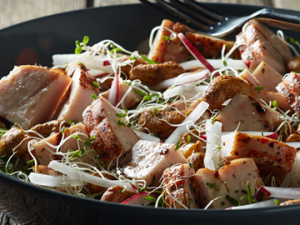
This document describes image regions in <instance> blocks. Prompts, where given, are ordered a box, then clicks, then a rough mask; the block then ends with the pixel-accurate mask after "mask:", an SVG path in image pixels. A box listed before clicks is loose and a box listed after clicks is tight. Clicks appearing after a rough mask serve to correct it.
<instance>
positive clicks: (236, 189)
mask: <svg viewBox="0 0 300 225" xmlns="http://www.w3.org/2000/svg"><path fill="white" fill-rule="evenodd" d="M194 179H195V184H196V185H197V188H198V191H199V197H200V201H201V206H202V207H206V206H207V205H208V204H209V203H210V201H212V200H213V202H212V203H211V205H210V206H209V208H212V209H224V208H227V207H230V206H236V205H238V204H239V200H241V201H240V204H242V205H246V204H248V203H249V202H248V200H247V196H248V194H247V183H248V182H249V183H248V185H249V187H250V191H251V194H252V195H253V194H254V193H255V191H256V190H258V189H259V188H260V187H261V186H263V185H264V183H263V181H262V179H261V177H260V174H259V172H258V169H257V166H256V164H255V162H254V160H253V159H252V158H242V159H236V160H232V161H230V162H229V163H227V164H226V165H225V166H223V167H221V168H220V169H219V170H218V171H216V170H209V169H207V168H205V169H199V170H198V171H197V173H196V175H195V176H194Z"/></svg>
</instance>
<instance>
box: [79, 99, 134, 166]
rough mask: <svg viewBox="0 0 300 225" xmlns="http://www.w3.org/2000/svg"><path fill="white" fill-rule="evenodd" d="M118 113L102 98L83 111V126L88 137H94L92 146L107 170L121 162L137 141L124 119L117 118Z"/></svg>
mask: <svg viewBox="0 0 300 225" xmlns="http://www.w3.org/2000/svg"><path fill="white" fill-rule="evenodd" d="M118 113H119V112H118V111H117V109H116V108H114V107H113V106H112V105H111V104H110V103H109V101H108V100H106V99H105V98H103V97H100V98H98V99H96V100H95V101H94V102H93V103H92V105H90V106H88V107H87V109H86V110H85V111H84V125H85V127H86V129H87V130H88V132H89V135H90V137H93V136H95V139H94V141H93V142H94V145H93V146H94V148H95V151H96V152H97V153H98V154H99V157H100V159H101V160H102V162H103V163H104V164H105V166H106V167H107V168H108V169H110V168H113V167H114V166H115V165H116V163H117V161H118V160H122V159H123V157H124V155H126V154H127V152H128V151H129V150H130V149H131V148H132V147H133V146H134V145H135V144H136V143H137V142H138V140H139V138H138V136H137V135H136V134H135V132H134V131H133V130H132V129H131V128H130V126H129V125H128V124H126V121H125V120H124V118H121V117H118V116H117V114H118ZM124 134H126V135H124Z"/></svg>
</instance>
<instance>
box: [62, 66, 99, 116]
mask: <svg viewBox="0 0 300 225" xmlns="http://www.w3.org/2000/svg"><path fill="white" fill-rule="evenodd" d="M93 82H96V80H95V78H93V77H91V76H90V75H89V74H88V73H87V72H86V70H85V68H84V67H83V66H81V65H78V66H77V67H76V69H75V71H74V74H73V76H72V85H71V90H70V96H69V99H68V101H67V102H66V103H65V105H64V106H63V108H62V110H61V111H60V114H59V116H58V120H68V119H69V120H71V121H75V120H76V121H79V122H82V112H83V111H84V110H85V108H86V107H87V106H89V105H90V104H91V103H92V102H93V98H92V95H96V96H97V95H98V94H99V88H98V87H96V86H95V85H94V84H93Z"/></svg>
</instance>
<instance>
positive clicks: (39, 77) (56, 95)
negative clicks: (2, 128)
mask: <svg viewBox="0 0 300 225" xmlns="http://www.w3.org/2000/svg"><path fill="white" fill-rule="evenodd" d="M70 84H71V78H70V77H68V76H67V75H66V74H65V72H64V71H63V70H60V69H49V68H46V67H40V66H20V67H15V68H14V70H13V71H11V72H10V74H9V75H8V76H6V77H3V78H2V79H1V81H0V116H2V117H4V118H5V119H7V120H9V121H10V122H12V123H18V124H19V125H20V126H21V127H22V128H23V129H29V128H31V127H32V126H34V125H36V124H39V123H44V122H47V121H49V120H51V119H53V116H54V114H55V112H56V110H57V108H58V106H59V105H60V103H61V101H62V99H63V98H64V96H65V94H66V93H67V91H68V89H69V86H70Z"/></svg>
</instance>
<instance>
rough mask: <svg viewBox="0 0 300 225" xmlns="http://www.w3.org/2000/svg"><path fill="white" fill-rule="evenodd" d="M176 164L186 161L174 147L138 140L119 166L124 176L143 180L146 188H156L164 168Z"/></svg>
mask: <svg viewBox="0 0 300 225" xmlns="http://www.w3.org/2000/svg"><path fill="white" fill-rule="evenodd" d="M177 163H186V159H185V158H184V156H183V155H182V154H181V152H179V151H176V150H175V145H173V144H160V143H157V142H151V141H145V140H140V141H138V142H137V143H136V144H135V145H134V146H133V148H132V150H131V151H130V152H129V154H128V157H127V158H125V159H123V162H121V165H123V172H124V174H125V176H127V177H129V178H134V179H137V180H139V179H143V180H145V181H146V184H147V186H154V187H156V186H157V185H159V181H160V178H161V176H162V174H163V172H164V170H165V168H166V167H169V166H171V165H175V164H177Z"/></svg>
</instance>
